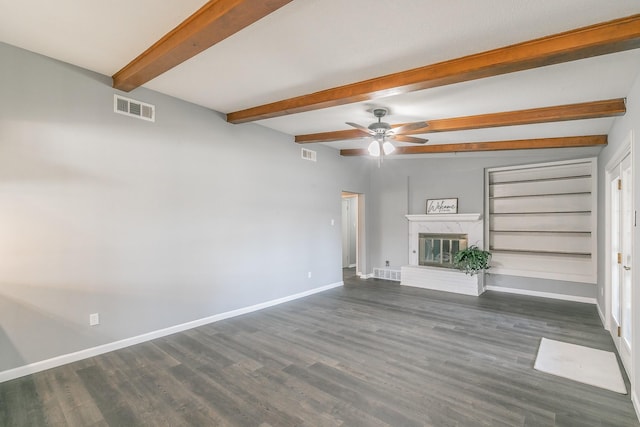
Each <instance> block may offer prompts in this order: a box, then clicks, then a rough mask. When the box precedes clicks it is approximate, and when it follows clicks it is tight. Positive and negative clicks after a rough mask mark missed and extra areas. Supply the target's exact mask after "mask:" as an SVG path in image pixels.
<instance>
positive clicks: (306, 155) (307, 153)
mask: <svg viewBox="0 0 640 427" xmlns="http://www.w3.org/2000/svg"><path fill="white" fill-rule="evenodd" d="M302 158H303V159H305V160H311V161H312V162H315V161H316V152H315V151H313V150H309V149H307V148H303V149H302Z"/></svg>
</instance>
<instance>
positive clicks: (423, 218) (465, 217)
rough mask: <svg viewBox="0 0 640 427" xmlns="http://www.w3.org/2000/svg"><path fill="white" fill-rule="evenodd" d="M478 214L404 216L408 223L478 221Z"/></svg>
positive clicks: (479, 216) (479, 215)
mask: <svg viewBox="0 0 640 427" xmlns="http://www.w3.org/2000/svg"><path fill="white" fill-rule="evenodd" d="M481 216H482V214H480V213H466V214H429V215H405V218H407V219H408V220H409V221H440V222H443V221H456V222H460V221H478V220H479V219H480V218H481Z"/></svg>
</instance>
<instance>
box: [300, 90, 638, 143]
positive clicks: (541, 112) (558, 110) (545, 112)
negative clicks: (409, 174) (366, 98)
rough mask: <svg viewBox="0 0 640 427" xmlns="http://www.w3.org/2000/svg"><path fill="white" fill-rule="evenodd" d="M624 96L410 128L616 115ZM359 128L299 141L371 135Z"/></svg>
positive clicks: (466, 127) (623, 109)
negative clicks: (365, 133)
mask: <svg viewBox="0 0 640 427" xmlns="http://www.w3.org/2000/svg"><path fill="white" fill-rule="evenodd" d="M626 111H627V109H626V104H625V100H624V99H623V98H618V99H609V100H604V101H593V102H583V103H579V104H569V105H557V106H552V107H542V108H531V109H528V110H518V111H505V112H500V113H490V114H480V115H476V116H466V117H453V118H448V119H434V120H430V121H428V124H429V126H427V127H424V128H419V129H414V130H412V131H410V132H406V134H407V135H416V134H420V135H422V134H427V133H435V132H451V131H458V130H472V129H485V128H492V127H499V126H515V125H527V124H536V123H549V122H558V121H569V120H584V119H595V118H602V117H616V116H621V115H624V114H625V113H626ZM405 124H406V123H398V124H395V125H391V127H392V128H396V127H399V126H404V125H405ZM368 137H369V136H368V135H364V134H363V133H362V132H360V131H359V130H357V129H349V130H339V131H332V132H321V133H312V134H307V135H296V137H295V142H297V143H298V144H309V143H314V142H331V141H345V140H350V139H362V138H368Z"/></svg>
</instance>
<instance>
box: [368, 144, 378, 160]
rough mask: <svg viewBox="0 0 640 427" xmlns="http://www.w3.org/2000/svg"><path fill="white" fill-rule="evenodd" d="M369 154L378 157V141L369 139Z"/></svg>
mask: <svg viewBox="0 0 640 427" xmlns="http://www.w3.org/2000/svg"><path fill="white" fill-rule="evenodd" d="M368 150H369V154H371V155H372V156H373V157H380V144H378V141H377V140H376V141H371V144H369V148H368Z"/></svg>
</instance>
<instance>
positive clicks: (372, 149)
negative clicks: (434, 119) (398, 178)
mask: <svg viewBox="0 0 640 427" xmlns="http://www.w3.org/2000/svg"><path fill="white" fill-rule="evenodd" d="M387 113H388V110H387V109H386V108H376V109H374V110H373V115H374V116H375V117H376V118H377V119H378V121H377V122H373V123H371V124H370V125H369V127H364V126H361V125H359V124H357V123H352V122H346V123H347V124H348V125H349V126H353V127H354V128H356V129H358V130H360V131H362V132H365V133H367V134H369V135H371V136H372V137H373V138H374V139H373V141H372V142H371V144H369V148H368V150H369V154H371V155H372V156H373V157H381V156H382V155H388V154H391V153H393V151H394V150H395V146H394V145H393V144H392V143H391V142H390V141H387V139H393V140H396V141H400V142H410V143H412V144H424V143H426V142H427V141H428V139H424V138H416V137H414V136H408V135H404V133H405V132H411V131H413V130H416V129H421V128H425V127H427V126H429V124H428V123H427V122H414V123H407V124H406V125H403V126H398V127H395V128H392V127H391V125H389V123H385V122H383V121H382V118H383V117H384V116H386V115H387Z"/></svg>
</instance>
